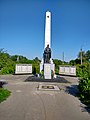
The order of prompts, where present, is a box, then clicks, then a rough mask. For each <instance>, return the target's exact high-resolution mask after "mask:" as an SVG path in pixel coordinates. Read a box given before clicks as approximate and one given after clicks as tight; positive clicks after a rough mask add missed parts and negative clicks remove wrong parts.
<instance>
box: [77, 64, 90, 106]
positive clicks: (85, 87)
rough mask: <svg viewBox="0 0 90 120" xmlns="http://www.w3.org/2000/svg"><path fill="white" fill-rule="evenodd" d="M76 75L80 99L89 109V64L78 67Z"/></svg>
mask: <svg viewBox="0 0 90 120" xmlns="http://www.w3.org/2000/svg"><path fill="white" fill-rule="evenodd" d="M77 75H78V76H79V77H80V81H79V86H78V88H79V91H80V94H79V95H80V99H81V100H83V102H84V103H86V104H88V106H89V107H90V97H89V96H90V63H85V64H84V65H79V66H78V67H77Z"/></svg>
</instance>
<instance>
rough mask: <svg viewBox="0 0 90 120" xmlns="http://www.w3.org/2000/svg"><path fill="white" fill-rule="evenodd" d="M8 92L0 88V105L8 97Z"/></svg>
mask: <svg viewBox="0 0 90 120" xmlns="http://www.w3.org/2000/svg"><path fill="white" fill-rule="evenodd" d="M10 93H11V92H10V91H8V90H7V89H4V88H0V103H1V102H2V101H4V100H6V98H7V97H8V96H9V95H10Z"/></svg>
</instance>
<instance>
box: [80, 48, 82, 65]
mask: <svg viewBox="0 0 90 120" xmlns="http://www.w3.org/2000/svg"><path fill="white" fill-rule="evenodd" d="M80 56H81V65H82V47H81V53H80Z"/></svg>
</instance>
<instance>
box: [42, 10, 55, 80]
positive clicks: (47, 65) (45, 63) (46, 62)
mask: <svg viewBox="0 0 90 120" xmlns="http://www.w3.org/2000/svg"><path fill="white" fill-rule="evenodd" d="M41 71H43V72H44V78H45V79H51V73H52V72H53V73H54V64H53V60H52V59H51V12H49V11H47V12H46V17H45V45H44V54H43V58H42V61H41V64H40V72H41Z"/></svg>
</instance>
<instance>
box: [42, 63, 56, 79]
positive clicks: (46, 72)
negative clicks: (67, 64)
mask: <svg viewBox="0 0 90 120" xmlns="http://www.w3.org/2000/svg"><path fill="white" fill-rule="evenodd" d="M42 71H43V76H44V79H52V78H54V72H55V65H54V64H53V63H44V64H42V63H41V64H40V72H42Z"/></svg>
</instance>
